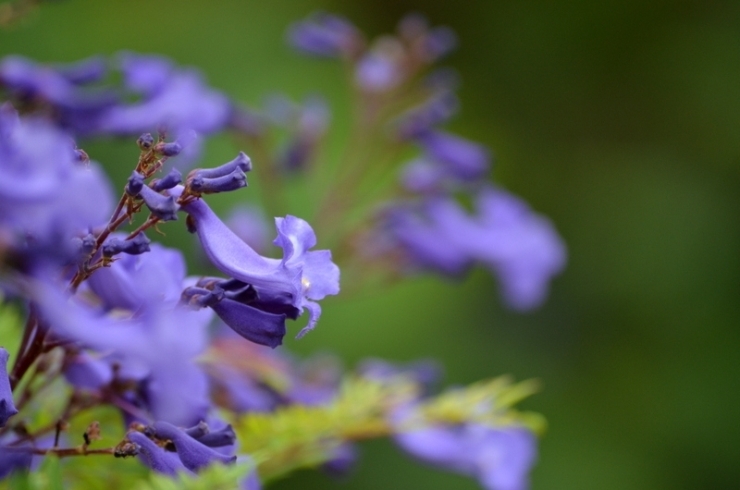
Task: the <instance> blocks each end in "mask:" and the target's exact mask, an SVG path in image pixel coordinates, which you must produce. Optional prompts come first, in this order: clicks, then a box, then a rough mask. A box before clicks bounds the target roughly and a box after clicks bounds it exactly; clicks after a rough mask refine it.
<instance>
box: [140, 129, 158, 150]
mask: <svg viewBox="0 0 740 490" xmlns="http://www.w3.org/2000/svg"><path fill="white" fill-rule="evenodd" d="M136 144H137V145H139V148H140V149H141V150H142V151H146V150H149V149H151V147H152V145H154V137H153V136H152V133H144V134H142V135H141V136H139V139H137V140H136Z"/></svg>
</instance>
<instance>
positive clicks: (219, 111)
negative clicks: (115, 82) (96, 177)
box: [100, 53, 231, 136]
mask: <svg viewBox="0 0 740 490" xmlns="http://www.w3.org/2000/svg"><path fill="white" fill-rule="evenodd" d="M121 68H122V71H123V74H124V81H125V84H126V85H127V88H128V89H129V90H131V91H133V92H136V93H139V94H140V95H141V96H142V99H141V101H139V102H137V103H134V104H130V105H118V106H114V107H111V108H110V109H109V110H108V111H107V112H106V114H105V115H104V116H103V117H102V119H101V121H100V128H101V131H102V132H110V133H113V134H139V133H143V132H146V131H152V130H154V129H157V128H160V127H164V128H166V129H167V130H168V131H169V132H171V133H173V134H174V135H175V136H181V135H183V134H185V133H187V132H188V131H189V130H193V131H195V132H197V133H203V134H210V133H213V132H215V131H218V130H220V129H223V128H224V127H225V126H226V125H227V123H228V120H229V117H230V115H231V103H230V102H229V100H228V99H227V98H226V96H224V95H223V94H221V93H220V92H217V91H215V90H213V89H211V88H209V87H208V86H207V85H206V84H205V83H204V81H203V79H202V77H201V75H200V74H199V73H198V72H197V71H195V70H194V69H187V68H180V69H175V68H173V67H172V65H171V63H170V62H169V60H167V59H165V58H162V57H158V56H151V55H137V54H133V53H123V54H121Z"/></svg>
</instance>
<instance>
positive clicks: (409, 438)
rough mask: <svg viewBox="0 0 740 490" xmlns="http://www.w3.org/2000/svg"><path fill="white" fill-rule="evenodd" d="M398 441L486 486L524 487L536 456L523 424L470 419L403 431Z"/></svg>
mask: <svg viewBox="0 0 740 490" xmlns="http://www.w3.org/2000/svg"><path fill="white" fill-rule="evenodd" d="M395 440H396V442H397V443H398V444H399V445H400V446H401V447H402V448H403V449H404V450H406V451H408V452H409V453H411V454H412V455H413V456H415V457H417V458H419V459H421V460H422V461H426V462H428V463H431V464H433V465H435V466H440V467H442V468H447V469H450V470H452V471H456V472H458V473H462V474H465V475H469V476H472V477H474V478H476V479H478V481H479V482H480V483H481V485H482V486H483V487H484V488H485V489H487V490H525V489H527V488H529V478H528V474H529V470H530V469H531V467H532V466H533V465H534V463H535V460H536V456H537V454H536V438H535V436H534V435H533V434H532V433H531V432H530V431H529V430H527V429H524V428H522V427H489V426H486V425H482V424H479V423H468V424H465V425H461V426H456V427H446V426H426V427H423V428H420V429H412V430H408V431H405V430H403V429H401V432H399V433H398V434H396V436H395Z"/></svg>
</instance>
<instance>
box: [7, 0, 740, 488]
mask: <svg viewBox="0 0 740 490" xmlns="http://www.w3.org/2000/svg"><path fill="white" fill-rule="evenodd" d="M317 9H322V10H326V11H332V12H337V13H341V14H343V15H346V16H347V17H349V18H350V19H352V20H353V21H354V22H356V24H357V25H359V26H360V27H361V28H362V29H363V30H364V31H365V32H367V33H368V34H370V35H376V34H380V33H383V32H388V31H390V30H392V29H393V28H394V27H395V24H396V22H397V20H398V19H399V18H400V17H401V16H402V15H403V14H404V13H407V12H410V11H417V12H422V13H425V14H426V15H427V16H428V17H429V19H430V20H431V21H432V22H433V23H434V24H445V25H448V26H450V27H452V28H453V29H454V30H455V31H456V32H457V34H458V36H459V39H460V49H459V50H458V51H457V52H456V53H455V54H454V55H452V56H451V57H450V58H449V59H448V60H447V62H448V63H447V64H449V65H450V66H453V67H455V68H456V69H457V70H458V71H459V72H460V74H461V76H462V80H463V84H462V86H461V90H460V92H459V94H460V97H461V100H462V113H461V116H460V117H458V118H457V119H456V120H455V121H454V122H453V124H452V126H451V127H452V129H454V130H455V131H457V132H459V133H460V134H462V135H464V136H466V137H469V138H471V139H474V140H477V141H480V142H482V143H484V144H486V145H488V146H489V147H490V148H492V149H493V150H494V152H495V154H496V156H497V162H496V166H495V172H494V176H495V179H496V180H497V181H498V182H499V183H500V184H502V185H504V186H505V187H507V188H508V189H510V190H512V191H514V192H515V193H517V194H519V195H521V196H523V197H524V198H526V200H527V201H529V202H530V203H531V204H532V206H533V207H534V208H535V209H537V210H538V211H540V212H542V213H544V214H547V215H549V216H550V217H551V218H552V220H553V221H554V222H555V223H556V225H557V228H558V229H559V231H560V232H561V234H562V235H563V237H564V238H565V240H566V242H567V244H568V248H569V255H570V262H569V265H568V268H567V270H566V271H565V273H564V274H563V275H562V276H560V277H559V278H557V279H556V280H555V282H554V284H553V288H552V295H551V297H550V299H549V300H548V302H547V304H546V305H545V306H544V307H543V308H541V309H540V310H538V311H536V312H534V313H531V314H526V315H523V314H516V313H513V312H509V311H507V310H506V309H505V308H503V307H502V306H501V304H500V302H499V300H498V296H497V292H496V284H495V281H494V280H493V279H492V278H491V277H490V276H489V275H488V274H487V273H486V272H485V271H478V272H476V273H474V274H473V275H472V276H470V277H469V278H467V279H466V280H464V281H463V282H459V283H447V282H444V281H442V280H438V279H435V278H421V279H417V280H414V281H411V282H408V283H406V284H403V285H399V286H398V287H395V288H393V289H391V290H384V291H376V292H374V293H372V292H371V293H366V294H364V295H362V296H359V297H355V298H341V297H339V298H336V299H329V300H327V301H325V302H324V311H325V313H324V316H323V317H322V321H321V323H320V325H319V328H318V329H317V330H316V331H314V332H313V333H312V334H311V335H309V336H308V337H306V338H305V339H303V340H301V341H295V340H293V339H288V340H287V341H286V345H287V348H288V349H290V350H292V351H295V352H298V353H301V354H309V353H313V352H318V351H323V352H325V351H334V352H337V353H339V355H340V356H341V358H342V359H343V361H344V362H345V364H346V365H348V366H351V365H353V364H354V363H356V362H357V361H358V360H360V359H362V358H365V357H368V356H376V357H377V356H379V357H385V358H388V359H392V360H399V361H403V360H411V359H416V358H420V357H421V358H430V357H431V358H435V359H437V360H439V361H440V362H441V363H443V364H444V366H445V368H446V376H445V383H446V384H462V383H469V382H472V381H475V380H477V379H481V378H485V377H489V376H492V375H497V374H503V373H510V374H512V375H514V376H515V377H516V378H517V379H525V378H530V377H536V378H539V379H540V380H542V383H543V391H542V392H541V393H540V394H538V395H536V396H535V397H533V398H532V399H530V400H528V401H526V402H525V403H524V405H523V406H524V407H525V408H527V409H530V410H536V411H539V412H541V413H543V414H545V415H546V417H547V418H548V421H549V430H548V432H547V434H546V435H545V437H544V438H543V439H542V442H541V448H540V461H539V463H538V465H537V467H536V469H535V470H534V472H533V475H532V479H533V485H532V486H533V488H534V489H541V490H544V489H568V490H570V489H594V488H598V489H604V490H606V489H620V490H623V489H635V490H639V489H650V490H656V489H692V490H696V489H723V488H737V485H738V483H737V482H738V481H740V449H739V443H738V441H740V410H739V409H738V405H739V404H740V397H739V396H738V393H740V381H739V378H740V359H739V356H738V354H739V353H740V328H739V327H740V321H739V320H740V301H738V298H739V297H740V254H739V253H738V251H740V221H739V219H738V217H739V216H740V138H739V137H738V136H739V135H740V2H733V1H721V0H713V1H705V2H690V1H680V0H672V1H668V0H652V1H649V0H641V1H631V0H605V1H601V2H590V1H572V2H555V1H542V2H540V1H526V0H479V1H465V2H461V1H455V2H452V1H435V2H424V1H412V0H392V1H391V0H372V1H370V0H361V1H360V0H356V1H351V2H348V1H341V0H300V1H298V0H294V1H288V0H279V1H278V0H271V1H269V2H267V1H260V0H250V1H236V0H233V1H214V0H197V1H196V0H189V1H187V2H182V1H174V0H166V1H165V0H162V1H140V0H126V1H123V0H118V1H100V0H65V1H59V2H53V3H50V4H49V5H46V6H44V7H43V8H41V9H40V10H39V11H37V12H35V13H34V14H32V15H31V16H29V17H28V18H26V19H25V20H23V21H22V22H20V23H19V24H16V25H15V26H13V27H12V28H10V29H8V30H4V31H2V32H0V54H2V55H5V54H10V53H19V54H23V55H26V56H30V57H33V58H36V59H38V60H41V61H73V60H77V59H80V58H83V57H87V56H90V55H93V54H97V53H103V54H112V53H115V52H117V51H119V50H122V49H127V50H133V51H138V52H157V53H162V54H165V55H168V56H171V57H172V58H174V59H175V60H177V61H178V62H180V63H182V64H186V65H194V66H197V67H199V68H200V69H201V70H202V71H203V72H204V73H205V75H206V76H207V78H208V80H209V82H210V83H211V84H212V85H213V86H215V87H216V88H219V89H221V90H223V91H225V92H226V93H228V94H230V95H231V96H233V97H235V98H237V99H240V100H243V101H245V102H247V103H253V104H256V103H259V102H260V101H261V100H262V98H263V97H264V96H265V95H266V94H269V93H274V92H276V91H282V92H285V93H288V94H290V95H291V96H295V97H302V96H304V95H306V94H309V93H313V92H322V93H324V94H326V95H327V97H328V98H329V100H330V102H331V104H332V106H334V107H335V108H338V110H337V113H336V115H335V116H334V121H333V123H334V125H336V126H338V127H343V126H346V124H347V122H346V114H347V110H346V109H341V107H343V106H344V105H346V102H347V100H346V95H347V91H346V90H345V88H344V85H343V83H344V79H343V77H342V72H341V69H340V68H339V67H338V66H336V65H334V64H332V63H327V62H321V61H313V60H309V59H306V58H302V57H300V56H298V55H296V54H294V53H292V52H291V51H290V50H289V49H288V48H287V47H286V46H285V43H284V31H285V28H286V26H287V25H288V24H289V23H290V22H291V21H294V20H296V19H300V18H302V17H304V16H306V15H307V14H309V13H310V12H313V11H315V10H317ZM83 147H84V148H85V149H86V150H88V152H89V153H90V154H91V155H92V157H93V158H95V159H97V160H99V161H102V162H105V163H106V164H107V165H108V167H109V168H110V170H111V172H112V174H113V175H114V178H115V179H116V182H117V184H121V183H122V182H123V181H124V179H125V176H126V175H127V174H128V173H129V172H130V169H131V168H132V163H133V162H134V160H135V158H136V154H137V150H136V148H135V145H133V143H129V142H126V143H121V142H103V143H100V142H96V143H90V144H85V145H83ZM235 150H236V147H235V145H234V144H233V142H231V141H230V140H228V139H221V138H216V139H215V140H213V141H212V142H210V143H209V145H208V149H207V153H206V159H207V161H208V162H210V163H209V164H216V163H221V162H223V161H226V160H227V159H230V158H231V156H233V154H234V152H235ZM255 166H256V167H255V168H256V169H258V168H259V162H255ZM250 179H251V180H250V182H251V184H252V185H251V187H250V189H249V191H248V192H245V193H242V195H246V194H249V197H248V199H255V200H257V199H258V198H259V171H258V170H257V171H256V172H255V175H254V176H250ZM311 197H312V196H311V194H310V192H309V193H305V195H302V196H300V197H299V198H296V201H295V203H291V205H292V206H300V204H301V200H303V199H311ZM228 205H229V203H227V202H225V201H221V202H218V204H217V207H218V206H221V208H222V209H226V208H227V207H228ZM299 209H300V207H298V208H296V209H295V210H292V211H291V212H293V213H295V214H299V215H300V212H299ZM167 240H170V241H183V242H182V243H186V242H187V243H186V245H187V246H188V247H189V246H190V238H188V237H187V235H186V234H184V233H179V232H172V233H170V231H169V230H168V237H167ZM192 260H193V262H195V261H196V260H197V259H196V258H193V259H192ZM361 450H362V458H361V460H360V462H359V465H358V466H357V468H356V470H355V471H354V473H352V474H351V475H350V476H349V477H347V478H345V479H344V480H342V481H339V482H337V481H334V480H332V479H330V478H329V477H327V476H325V475H322V474H320V473H316V472H310V471H304V472H300V473H297V474H295V475H294V476H292V477H290V478H289V479H287V480H284V481H281V482H279V483H278V484H276V485H274V487H272V488H276V489H288V488H305V489H309V488H316V489H333V488H337V489H340V488H344V489H363V490H364V489H378V488H389V489H395V488H399V489H400V488H403V489H408V488H424V489H452V488H454V489H467V488H470V489H473V488H477V484H476V483H475V482H474V481H472V480H468V479H465V478H462V477H458V476H455V475H451V474H448V473H445V472H441V471H438V470H435V469H431V468H427V467H424V466H421V465H419V464H417V463H416V462H414V461H412V460H410V459H409V458H408V457H406V456H405V455H404V454H402V453H401V452H400V451H399V450H397V449H396V448H395V447H393V445H392V444H390V443H387V442H377V443H370V444H365V445H363V446H362V447H361ZM90 464H94V463H93V461H91V462H90Z"/></svg>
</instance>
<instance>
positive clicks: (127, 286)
mask: <svg viewBox="0 0 740 490" xmlns="http://www.w3.org/2000/svg"><path fill="white" fill-rule="evenodd" d="M113 236H114V237H115V236H122V235H115V234H114V235H113ZM185 273H186V272H185V258H184V257H183V255H182V253H181V252H180V251H179V250H177V249H174V248H166V247H163V246H161V245H159V244H156V243H154V244H151V245H150V251H149V252H148V253H144V254H141V255H128V254H122V255H120V256H119V257H118V260H116V261H115V262H113V264H111V265H110V267H104V268H101V269H99V270H97V271H95V273H94V274H93V275H91V276H90V278H89V279H88V280H87V281H86V282H85V283H84V284H87V286H88V287H89V288H90V290H92V292H94V293H95V294H96V295H97V296H98V298H100V300H101V301H102V303H103V306H104V307H105V308H107V309H111V310H112V309H115V308H123V309H126V310H129V311H138V310H140V309H145V308H148V307H159V306H161V305H162V303H169V304H174V303H175V302H177V300H178V299H179V298H180V292H181V291H182V289H183V282H184V281H185Z"/></svg>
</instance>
